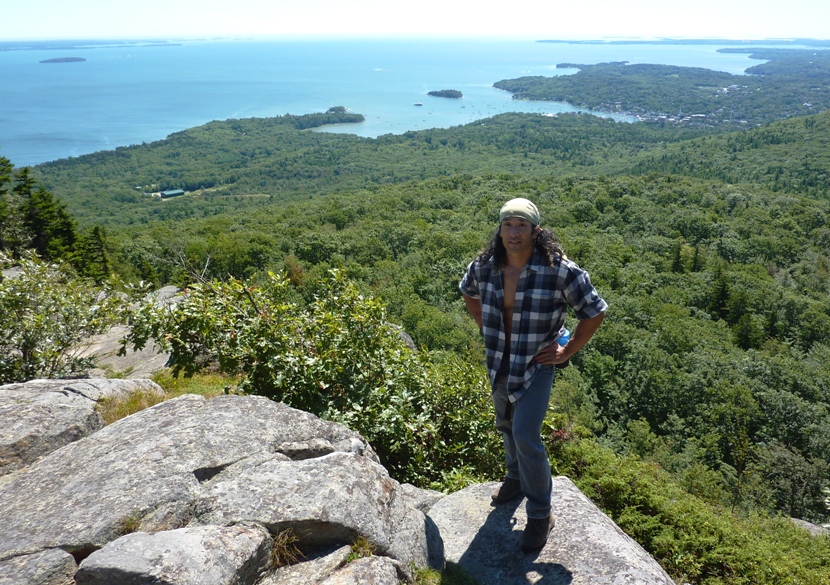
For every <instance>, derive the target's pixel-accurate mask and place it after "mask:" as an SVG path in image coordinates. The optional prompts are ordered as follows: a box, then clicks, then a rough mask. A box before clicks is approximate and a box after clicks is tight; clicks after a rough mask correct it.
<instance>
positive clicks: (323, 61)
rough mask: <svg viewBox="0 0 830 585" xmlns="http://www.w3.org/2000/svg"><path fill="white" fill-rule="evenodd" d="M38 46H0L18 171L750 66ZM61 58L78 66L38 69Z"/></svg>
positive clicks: (464, 111)
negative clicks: (612, 66)
mask: <svg viewBox="0 0 830 585" xmlns="http://www.w3.org/2000/svg"><path fill="white" fill-rule="evenodd" d="M46 46H47V45H46V43H41V44H37V43H34V44H30V45H25V46H24V45H21V44H19V43H3V42H0V155H1V156H5V157H6V158H8V159H10V160H11V162H12V163H13V164H14V165H15V166H17V167H21V166H29V165H35V164H39V163H42V162H46V161H50V160H55V159H60V158H66V157H72V156H79V155H82V154H87V153H91V152H96V151H100V150H111V149H114V148H116V147H118V146H128V145H131V144H140V143H143V142H151V141H154V140H160V139H162V138H164V137H166V136H167V135H169V134H171V133H173V132H177V131H180V130H184V129H186V128H190V127H193V126H198V125H201V124H204V123H207V122H209V121H212V120H225V119H229V118H248V117H266V116H276V115H282V114H286V113H289V114H295V115H299V114H307V113H313V112H322V111H325V110H327V109H328V108H330V107H332V106H345V107H346V108H348V109H349V110H350V111H352V112H356V113H360V114H363V115H364V116H365V117H366V121H365V122H364V123H362V124H349V125H342V126H334V127H329V128H326V129H325V131H331V132H349V133H353V134H357V135H360V136H369V137H376V136H380V135H382V134H388V133H393V134H400V133H403V132H406V131H407V130H420V129H424V128H438V127H440V128H447V127H451V126H456V125H460V124H466V123H469V122H473V121H475V120H478V119H482V118H486V117H489V116H493V115H496V114H499V113H503V112H537V113H549V114H553V113H560V112H569V111H577V109H576V108H574V107H573V106H571V105H569V104H565V103H553V102H527V101H517V100H513V99H512V97H511V94H509V93H507V92H504V91H501V90H498V89H495V88H493V87H492V84H493V83H495V82H496V81H499V80H501V79H507V78H514V77H520V76H523V75H548V76H549V75H566V74H571V73H574V72H575V70H572V69H570V70H568V69H556V68H555V66H556V64H557V63H586V64H590V63H600V62H604V61H629V62H631V63H662V64H668V65H682V66H690V67H705V68H708V69H714V70H718V71H725V72H728V73H733V74H742V73H743V72H744V70H745V69H746V68H748V67H751V66H752V65H755V64H757V63H759V62H758V61H753V60H751V59H749V57H748V55H746V54H723V53H718V52H717V49H718V48H721V46H714V45H659V46H655V45H648V44H642V45H639V44H626V45H610V44H608V45H597V44H578V43H539V42H535V41H533V40H527V41H521V40H510V41H508V40H487V39H478V40H434V39H433V40H336V41H335V40H331V41H325V40H291V41H287V40H285V41H279V40H269V41H265V40H236V41H228V40H213V41H179V42H169V43H135V42H133V43H124V42H122V43H117V42H114V43H111V44H95V45H92V44H90V45H86V46H83V45H79V44H75V45H72V44H66V43H65V44H62V45H59V46H57V47H54V48H46ZM723 46H724V47H725V46H728V45H723ZM63 57H80V58H83V59H86V61H84V62H74V63H49V64H47V63H41V61H43V60H47V59H55V58H63ZM439 89H457V90H460V91H461V92H462V93H463V94H464V97H463V98H462V99H460V100H452V99H446V98H436V97H431V96H428V95H427V92H429V91H432V90H439ZM416 103H421V104H423V105H421V106H416V105H415V104H416ZM598 114H602V113H598ZM609 115H610V114H609Z"/></svg>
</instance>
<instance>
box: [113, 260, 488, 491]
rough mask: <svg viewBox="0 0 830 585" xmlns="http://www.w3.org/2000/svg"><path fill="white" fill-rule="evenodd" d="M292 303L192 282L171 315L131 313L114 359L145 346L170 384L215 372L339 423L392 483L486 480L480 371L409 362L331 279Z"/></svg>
mask: <svg viewBox="0 0 830 585" xmlns="http://www.w3.org/2000/svg"><path fill="white" fill-rule="evenodd" d="M296 297H297V295H296V294H295V293H294V290H293V288H292V285H291V284H290V282H289V280H288V279H287V278H286V277H284V276H282V275H278V274H273V273H271V274H269V277H268V280H267V282H266V283H265V284H264V285H263V286H255V285H253V284H251V283H250V282H243V281H239V280H235V279H231V280H229V281H227V282H219V281H203V282H200V283H198V284H196V285H193V286H192V287H190V288H188V289H187V291H186V293H185V295H184V299H183V300H182V301H181V302H179V303H178V304H176V305H175V307H173V306H170V307H159V306H157V305H155V304H152V303H150V302H148V303H147V304H145V305H143V306H142V307H140V308H139V309H138V310H137V311H136V312H135V314H134V315H133V316H132V318H131V325H132V329H131V332H130V333H129V334H128V335H127V337H126V338H125V340H124V347H125V348H126V346H127V345H129V344H132V345H134V346H135V347H137V348H141V347H143V346H144V345H145V344H146V343H148V342H150V340H151V339H154V340H156V342H157V343H158V344H159V345H161V346H162V347H163V348H164V349H165V350H166V351H169V352H170V354H171V363H172V366H173V372H174V373H175V374H179V373H183V374H184V375H185V376H190V375H193V374H194V373H196V372H198V371H200V370H201V369H202V368H205V367H216V368H219V370H220V371H222V372H224V373H227V374H233V375H239V376H241V381H240V383H239V386H238V391H239V392H243V393H252V394H258V395H262V396H268V397H270V398H273V399H274V400H280V401H283V402H285V403H287V404H289V405H291V406H293V407H295V408H300V409H302V410H305V411H308V412H312V413H314V414H317V415H318V416H321V417H323V418H327V419H329V420H335V421H338V422H341V423H343V424H345V425H347V426H349V427H350V428H352V429H354V430H356V431H357V432H359V433H361V434H362V435H363V436H364V437H365V438H366V439H367V440H368V441H370V443H371V444H372V445H373V447H374V448H375V450H376V451H377V452H378V454H379V455H380V457H381V459H382V460H383V462H384V465H386V467H387V468H388V469H389V470H390V473H392V474H393V475H394V476H395V477H397V478H398V479H399V480H400V481H410V482H413V483H417V484H420V485H437V484H438V483H440V482H442V481H443V480H444V478H445V476H446V475H447V474H449V473H450V472H453V471H455V470H459V469H467V470H482V469H489V470H492V469H497V468H498V464H497V463H498V462H497V459H494V457H495V458H497V457H498V455H496V454H497V453H499V449H498V442H497V441H498V438H497V437H496V435H495V433H493V432H492V421H491V415H490V404H489V399H488V398H489V395H488V393H487V392H486V391H485V390H484V388H485V387H486V378H485V377H484V376H483V375H482V374H483V371H482V370H481V368H478V367H475V366H474V365H470V364H469V363H467V362H465V361H464V360H460V359H459V358H453V357H450V358H448V359H447V361H445V362H439V361H437V360H435V359H433V358H434V356H433V354H431V353H429V352H420V353H419V352H416V351H414V350H412V349H411V348H410V347H408V346H407V343H406V341H405V339H404V337H403V336H402V335H401V331H400V329H399V328H397V327H396V326H394V325H392V324H391V323H389V321H388V320H387V318H386V312H385V309H384V306H383V305H382V303H381V302H380V301H378V300H377V299H374V298H371V297H365V296H363V295H361V294H360V293H359V291H358V289H357V287H356V285H355V284H354V283H353V282H351V281H349V280H347V279H346V278H345V277H344V276H343V274H342V273H341V272H338V271H332V272H331V274H330V278H329V279H328V280H327V281H325V282H322V283H321V284H320V287H319V289H318V290H317V291H316V294H315V295H314V298H313V300H312V301H311V302H310V303H309V304H308V305H303V304H302V303H301V302H300V301H299V300H297V298H296Z"/></svg>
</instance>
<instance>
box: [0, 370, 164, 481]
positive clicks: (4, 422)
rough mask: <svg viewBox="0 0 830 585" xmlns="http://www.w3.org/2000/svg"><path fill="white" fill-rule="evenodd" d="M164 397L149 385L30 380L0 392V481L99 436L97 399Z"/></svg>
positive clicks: (147, 382)
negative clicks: (141, 394)
mask: <svg viewBox="0 0 830 585" xmlns="http://www.w3.org/2000/svg"><path fill="white" fill-rule="evenodd" d="M132 392H155V393H159V394H164V391H163V390H162V389H161V388H160V387H159V386H158V385H157V384H155V383H154V382H151V381H150V380H107V379H104V378H95V379H89V380H32V381H30V382H25V383H21V384H7V385H5V386H0V475H4V474H6V473H9V472H11V471H14V470H15V469H20V468H21V467H24V466H26V465H29V464H30V463H32V462H34V461H35V460H37V458H38V457H40V456H41V455H44V454H46V453H50V452H52V451H54V450H55V449H58V448H59V447H62V446H64V445H66V444H68V443H72V442H74V441H77V440H78V439H80V438H82V437H86V436H88V435H91V434H92V433H94V432H95V431H98V430H100V429H101V428H102V427H103V426H104V423H103V421H102V420H101V415H99V414H98V411H97V410H96V408H95V405H96V404H97V403H98V401H99V400H101V399H102V398H116V397H124V396H126V395H128V394H130V393H132Z"/></svg>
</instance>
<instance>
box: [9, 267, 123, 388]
mask: <svg viewBox="0 0 830 585" xmlns="http://www.w3.org/2000/svg"><path fill="white" fill-rule="evenodd" d="M10 264H11V260H10V258H8V257H7V256H5V255H4V254H3V253H2V252H0V266H3V267H6V266H8V265H10ZM17 267H18V269H19V273H18V275H17V276H15V277H13V278H7V279H5V280H2V281H0V383H10V382H23V381H26V380H32V379H35V378H60V377H66V376H70V375H73V374H78V373H81V372H84V371H86V370H88V369H89V368H90V367H91V366H92V359H91V358H89V357H86V356H85V355H84V350H85V349H86V347H85V346H83V345H82V344H81V342H82V341H84V340H86V339H88V338H89V337H91V336H93V335H97V334H99V333H103V332H104V331H107V330H108V329H109V328H110V327H111V326H112V325H113V324H114V323H116V322H117V321H118V319H119V316H120V314H121V305H122V303H123V300H122V299H121V298H119V297H118V296H116V295H115V294H113V290H112V288H111V287H109V286H99V285H96V284H95V283H94V282H92V281H91V280H87V279H84V278H80V277H78V276H76V275H75V274H74V273H73V272H72V271H71V270H70V269H68V268H66V267H65V266H64V265H58V264H50V263H48V262H43V261H41V260H39V259H38V258H37V256H35V255H34V254H30V255H28V256H24V257H23V258H22V259H21V260H20V261H19V262H18V263H17Z"/></svg>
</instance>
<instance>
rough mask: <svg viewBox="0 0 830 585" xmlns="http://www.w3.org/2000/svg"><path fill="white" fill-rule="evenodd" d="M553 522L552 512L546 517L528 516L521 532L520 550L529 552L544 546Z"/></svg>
mask: <svg viewBox="0 0 830 585" xmlns="http://www.w3.org/2000/svg"><path fill="white" fill-rule="evenodd" d="M553 524H554V518H553V512H551V513H550V515H548V517H547V518H528V519H527V526H525V529H524V532H523V533H522V544H521V547H522V550H523V551H525V552H531V551H535V550H539V549H541V548H542V547H544V546H545V543H546V542H547V541H548V534H550V531H551V530H552V529H553Z"/></svg>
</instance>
